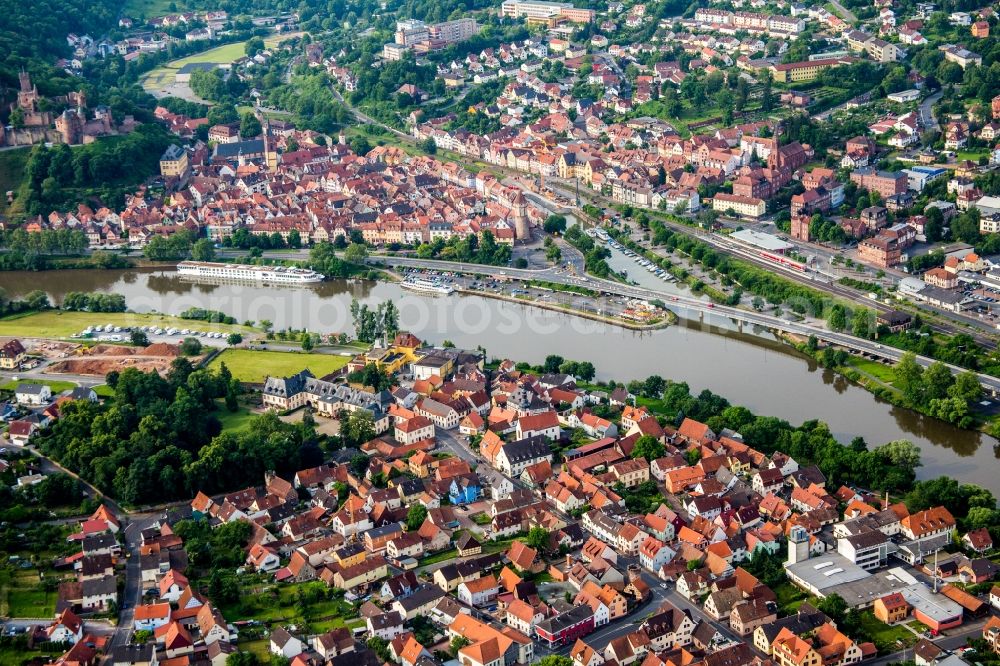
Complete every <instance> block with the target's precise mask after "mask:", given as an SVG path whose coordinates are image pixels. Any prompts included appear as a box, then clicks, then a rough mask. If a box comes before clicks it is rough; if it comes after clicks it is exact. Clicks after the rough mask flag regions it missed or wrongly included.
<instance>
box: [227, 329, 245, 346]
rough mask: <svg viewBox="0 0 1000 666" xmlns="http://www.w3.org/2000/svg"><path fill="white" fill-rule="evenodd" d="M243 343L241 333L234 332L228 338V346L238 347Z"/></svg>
mask: <svg viewBox="0 0 1000 666" xmlns="http://www.w3.org/2000/svg"><path fill="white" fill-rule="evenodd" d="M241 342H243V336H242V335H240V334H239V333H236V332H233V333H230V334H229V335H227V336H226V344H227V345H229V346H231V347H232V346H234V345H238V344H240V343H241Z"/></svg>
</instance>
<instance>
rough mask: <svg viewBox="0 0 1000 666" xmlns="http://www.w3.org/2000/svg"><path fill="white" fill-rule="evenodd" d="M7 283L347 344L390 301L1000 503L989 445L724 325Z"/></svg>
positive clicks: (426, 327)
mask: <svg viewBox="0 0 1000 666" xmlns="http://www.w3.org/2000/svg"><path fill="white" fill-rule="evenodd" d="M484 270H488V269H484ZM0 279H2V280H3V282H4V288H5V290H6V291H7V295H8V296H9V297H10V298H12V299H13V298H23V297H24V296H25V295H26V294H27V293H29V292H31V291H33V290H41V291H44V292H45V293H46V294H48V296H49V298H50V300H51V301H52V302H53V303H59V302H61V301H62V299H63V298H64V296H65V295H66V293H67V292H69V291H84V292H105V293H114V294H121V295H122V296H124V297H125V299H126V302H127V304H128V306H129V308H131V309H132V310H135V311H138V312H141V313H148V312H152V311H156V312H166V313H172V314H178V313H180V312H183V311H184V310H187V309H188V308H201V309H204V310H213V311H219V312H223V313H225V314H226V315H229V316H231V317H234V318H235V319H236V321H241V322H242V321H247V320H253V321H256V322H258V323H260V322H263V321H264V320H270V322H271V324H272V329H273V330H275V331H279V330H282V329H294V330H302V329H308V330H310V331H320V332H323V333H341V332H343V333H345V334H347V335H348V337H352V336H353V333H352V331H353V327H352V324H351V314H350V304H351V301H352V300H355V299H356V300H358V301H359V302H360V303H364V304H367V305H369V307H375V306H377V305H378V304H379V303H382V302H385V301H387V300H391V301H393V302H394V303H396V305H397V307H398V308H399V327H400V328H401V329H403V330H408V331H411V332H413V333H414V334H415V335H417V336H418V337H420V338H421V339H423V340H427V341H429V342H430V343H431V344H442V343H443V342H444V341H446V340H448V341H451V342H453V343H454V344H455V345H456V346H459V347H466V348H469V349H475V348H476V347H477V346H482V347H484V348H486V349H487V350H488V352H489V356H490V357H494V358H496V357H509V358H521V359H525V360H526V361H529V362H531V363H536V364H537V363H542V362H543V361H544V359H545V357H546V356H547V355H550V354H557V355H560V356H564V357H566V358H574V359H580V360H589V361H591V362H592V363H593V364H594V366H595V367H596V368H597V377H596V379H597V380H604V381H610V380H612V379H616V380H624V381H630V380H633V379H640V380H641V379H645V378H646V377H648V376H649V375H650V374H658V375H660V376H662V377H669V378H672V379H674V380H676V381H682V382H687V383H688V384H689V385H690V386H691V387H692V389H694V390H695V391H696V392H697V391H701V390H703V389H708V390H711V391H713V392H715V393H718V394H721V395H726V396H727V397H728V398H729V399H730V400H731V401H733V402H734V403H738V404H742V405H745V406H747V407H748V408H749V409H751V410H753V411H755V412H757V413H761V414H773V415H774V416H776V417H778V418H781V419H786V420H788V421H790V422H796V423H797V422H800V421H801V420H802V419H803V418H804V417H805V416H808V417H809V418H816V419H819V420H822V421H824V422H825V423H828V424H829V425H830V429H831V431H832V432H833V433H834V435H835V436H836V437H837V439H838V440H840V441H842V442H850V441H851V440H852V439H853V438H854V437H856V436H860V437H863V438H864V439H865V440H866V441H868V442H872V443H878V442H888V441H891V440H895V439H909V440H911V441H913V442H914V443H915V444H917V445H918V446H920V447H921V450H922V452H923V453H922V455H923V460H924V465H925V466H924V467H922V468H921V469H920V470H919V476H920V477H921V478H928V477H930V476H937V475H939V474H948V475H950V476H953V477H954V478H959V479H962V480H965V481H969V482H971V483H978V484H979V485H984V486H987V487H990V488H992V489H995V490H996V491H997V492H998V493H1000V479H998V478H997V477H996V474H995V473H994V471H993V470H995V469H996V462H997V458H996V456H995V455H994V449H993V445H994V444H996V443H997V440H996V439H994V438H993V437H991V436H988V435H986V434H984V433H982V432H979V431H970V430H960V429H958V428H955V427H953V426H951V425H949V424H947V423H945V422H943V421H940V420H937V419H931V418H929V417H926V416H924V415H922V414H919V413H917V412H915V411H913V410H909V409H904V408H901V407H897V406H895V405H893V404H891V403H889V402H887V401H885V400H881V399H879V398H877V397H875V396H873V394H872V393H871V392H869V391H868V390H866V389H864V388H862V387H860V386H858V385H856V384H855V383H853V382H851V381H849V380H848V379H847V378H846V377H844V376H842V375H840V374H838V373H836V372H834V371H832V370H829V369H826V368H823V367H822V366H821V365H820V364H819V363H817V362H816V361H815V360H814V359H813V358H812V357H810V356H807V355H805V354H802V353H801V352H799V351H798V350H797V349H795V348H794V347H793V346H792V345H790V344H788V343H786V342H784V341H782V340H779V339H778V337H777V336H775V335H774V334H773V333H771V332H770V331H767V330H764V329H758V328H754V327H744V330H743V331H742V332H741V331H740V330H739V327H738V326H737V325H736V324H735V323H732V322H729V321H727V320H726V319H724V318H719V317H713V318H712V319H711V321H710V322H709V321H708V320H706V322H700V321H697V320H696V319H695V320H691V319H680V320H678V321H677V323H676V324H675V325H671V326H667V327H664V328H659V329H656V330H630V329H626V328H624V327H621V326H617V325H612V324H608V323H605V322H602V321H595V320H591V319H585V318H583V317H580V316H578V315H576V314H570V313H566V312H560V311H556V310H547V309H542V308H538V307H534V306H533V305H531V304H528V303H525V302H523V301H520V300H516V301H508V300H498V299H495V298H484V297H482V296H480V295H476V294H454V295H452V296H451V297H448V298H440V297H434V296H427V295H422V294H419V293H415V292H408V291H407V290H405V289H403V288H401V287H400V286H399V284H398V283H395V282H385V281H383V282H371V281H368V280H353V281H351V280H329V281H326V282H322V283H319V284H316V285H311V286H308V287H304V288H295V289H289V288H279V287H271V286H262V285H236V284H221V285H208V284H201V283H195V282H189V281H185V280H182V279H181V278H180V277H179V276H178V275H177V274H176V272H175V271H172V270H169V269H155V268H145V269H132V270H126V271H107V270H77V271H49V272H45V271H42V272H32V271H20V272H10V273H4V274H3V275H2V277H0ZM583 284H586V283H583ZM669 287H670V285H667V288H669ZM578 298H580V299H581V300H586V299H588V298H589V297H586V296H579V297H578ZM553 299H555V295H553ZM665 300H667V299H665ZM668 303H669V301H668ZM104 323H108V322H104ZM192 327H193V328H200V322H195V321H188V322H187V325H186V326H184V328H192ZM268 346H269V347H271V346H276V343H269V344H268Z"/></svg>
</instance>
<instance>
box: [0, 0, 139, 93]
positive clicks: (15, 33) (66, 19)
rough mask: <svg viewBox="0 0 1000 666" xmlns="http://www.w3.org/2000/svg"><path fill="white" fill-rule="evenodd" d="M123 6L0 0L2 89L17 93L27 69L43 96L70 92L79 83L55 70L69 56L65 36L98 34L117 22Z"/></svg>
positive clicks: (83, 1)
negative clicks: (56, 60) (19, 78)
mask: <svg viewBox="0 0 1000 666" xmlns="http://www.w3.org/2000/svg"><path fill="white" fill-rule="evenodd" d="M120 4H121V3H120V2H118V1H115V0H113V1H111V2H89V1H88V0H60V1H59V2H55V0H35V1H33V2H22V1H21V0H0V16H3V21H0V87H3V88H13V89H15V90H16V89H17V83H18V79H17V75H18V72H19V71H20V70H21V69H22V68H24V69H27V70H28V71H29V72H30V73H31V74H32V75H33V76H34V77H35V78H36V81H37V82H38V86H39V89H40V90H41V92H42V93H43V94H48V95H54V94H65V93H66V92H68V91H69V90H72V89H73V87H74V85H75V83H74V80H73V79H72V78H71V77H69V76H68V75H66V74H65V73H60V72H59V70H57V69H56V68H55V62H54V61H55V59H56V58H59V57H65V56H67V55H68V54H69V52H70V50H69V46H68V44H67V42H66V35H67V34H69V33H71V32H74V33H77V34H81V35H82V34H86V33H90V34H91V35H99V34H102V33H103V32H105V31H106V30H107V29H108V28H109V27H110V26H111V25H113V24H114V23H115V21H117V17H118V11H119V8H120Z"/></svg>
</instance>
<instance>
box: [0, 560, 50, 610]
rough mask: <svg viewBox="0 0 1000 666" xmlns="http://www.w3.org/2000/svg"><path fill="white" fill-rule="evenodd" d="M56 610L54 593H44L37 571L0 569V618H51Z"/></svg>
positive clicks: (12, 568) (10, 568)
mask: <svg viewBox="0 0 1000 666" xmlns="http://www.w3.org/2000/svg"><path fill="white" fill-rule="evenodd" d="M55 610H56V593H55V591H46V590H45V589H43V587H42V585H41V584H40V583H39V580H38V570H37V569H17V568H14V567H5V568H4V569H0V616H7V617H52V616H53V614H54V613H55Z"/></svg>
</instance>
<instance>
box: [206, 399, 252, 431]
mask: <svg viewBox="0 0 1000 666" xmlns="http://www.w3.org/2000/svg"><path fill="white" fill-rule="evenodd" d="M216 402H217V403H219V411H218V412H216V413H215V415H216V417H218V419H219V422H220V423H222V429H223V430H229V431H235V430H243V429H244V428H246V427H247V426H248V425H250V420H251V419H252V418H253V417H254V416H256V414H254V413H253V412H251V411H250V410H249V409H247V408H246V407H243V406H240V408H239V409H238V410H237V411H235V412H231V411H229V410H228V409H226V406H225V405H224V404H223V402H222V400H217V401H216Z"/></svg>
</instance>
